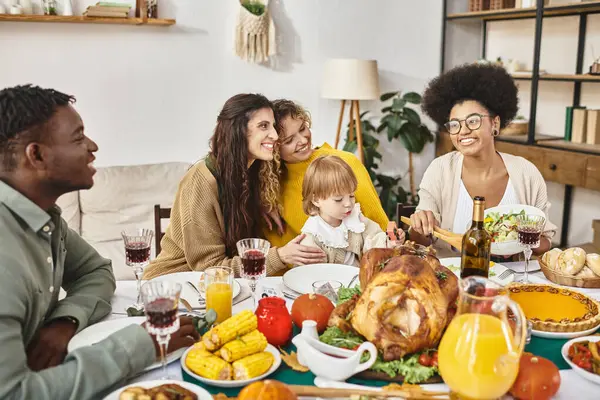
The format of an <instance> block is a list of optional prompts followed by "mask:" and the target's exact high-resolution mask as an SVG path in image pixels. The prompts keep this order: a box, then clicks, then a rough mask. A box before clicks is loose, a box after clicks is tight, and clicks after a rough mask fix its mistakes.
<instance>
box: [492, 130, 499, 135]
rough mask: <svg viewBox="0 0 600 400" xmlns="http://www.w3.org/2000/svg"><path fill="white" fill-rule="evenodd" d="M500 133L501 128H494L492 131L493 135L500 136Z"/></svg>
mask: <svg viewBox="0 0 600 400" xmlns="http://www.w3.org/2000/svg"><path fill="white" fill-rule="evenodd" d="M499 134H500V130H499V129H494V131H493V132H492V135H493V136H498V135H499Z"/></svg>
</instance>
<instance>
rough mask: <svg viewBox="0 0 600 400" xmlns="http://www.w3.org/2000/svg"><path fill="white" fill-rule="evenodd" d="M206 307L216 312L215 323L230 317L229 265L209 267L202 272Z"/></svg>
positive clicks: (231, 278)
mask: <svg viewBox="0 0 600 400" xmlns="http://www.w3.org/2000/svg"><path fill="white" fill-rule="evenodd" d="M201 286H203V288H204V292H205V295H206V309H207V310H210V309H211V308H212V309H213V310H214V311H215V312H216V313H217V321H216V322H217V323H221V322H223V321H225V320H226V319H227V318H229V317H231V309H232V307H233V306H232V302H233V270H232V269H231V268H229V267H210V268H207V269H206V270H205V271H204V274H202V285H201Z"/></svg>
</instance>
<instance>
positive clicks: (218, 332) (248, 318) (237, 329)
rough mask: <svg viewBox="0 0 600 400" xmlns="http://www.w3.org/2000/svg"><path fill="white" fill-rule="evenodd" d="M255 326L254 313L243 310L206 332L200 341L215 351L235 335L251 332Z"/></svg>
mask: <svg viewBox="0 0 600 400" xmlns="http://www.w3.org/2000/svg"><path fill="white" fill-rule="evenodd" d="M257 326H258V321H257V319H256V315H254V313H253V312H252V311H250V310H244V311H242V312H240V313H238V314H236V315H234V316H232V317H230V318H227V319H226V320H225V321H223V322H222V323H220V324H219V325H217V326H215V327H214V328H212V329H211V330H210V331H208V332H206V333H205V334H204V336H203V337H202V341H203V342H204V345H205V346H206V348H207V349H208V350H209V351H215V350H217V349H219V348H221V346H223V345H224V344H225V343H227V342H230V341H232V340H233V339H235V338H236V337H238V336H242V335H245V334H246V333H249V332H252V331H253V330H255V329H256V327H257Z"/></svg>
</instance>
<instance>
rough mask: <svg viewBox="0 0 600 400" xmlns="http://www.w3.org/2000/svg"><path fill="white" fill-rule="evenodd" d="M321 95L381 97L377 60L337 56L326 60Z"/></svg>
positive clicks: (359, 97)
mask: <svg viewBox="0 0 600 400" xmlns="http://www.w3.org/2000/svg"><path fill="white" fill-rule="evenodd" d="M321 97H323V98H326V99H338V100H374V99H377V98H379V73H378V72H377V61H376V60H355V59H342V58H335V59H329V60H327V61H326V62H325V70H324V73H323V84H322V85H321Z"/></svg>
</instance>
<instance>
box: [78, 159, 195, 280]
mask: <svg viewBox="0 0 600 400" xmlns="http://www.w3.org/2000/svg"><path fill="white" fill-rule="evenodd" d="M189 167H190V164H189V163H180V162H173V163H163V164H147V165H133V166H115V167H105V168H98V172H97V173H96V175H95V176H94V186H93V187H92V188H91V189H90V190H85V191H80V192H79V203H80V208H81V236H82V237H83V238H84V239H85V240H87V241H88V242H89V243H90V244H91V245H92V246H94V247H95V248H96V250H98V252H99V253H100V254H101V255H102V256H104V257H106V258H109V259H111V260H112V262H113V270H114V273H115V276H116V278H117V279H120V280H122V279H135V275H134V274H133V270H131V269H130V268H129V267H128V266H127V265H126V264H125V250H124V247H123V239H122V237H121V231H123V230H126V229H137V228H146V229H152V230H154V205H155V204H160V205H161V206H163V207H172V205H173V200H174V199H175V194H176V192H177V187H178V185H179V181H180V180H181V178H182V177H183V175H184V174H185V173H186V171H187V170H188V169H189ZM164 224H165V222H163V225H164ZM163 230H164V228H163ZM154 247H155V246H154V240H152V257H154V256H155V249H154Z"/></svg>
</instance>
